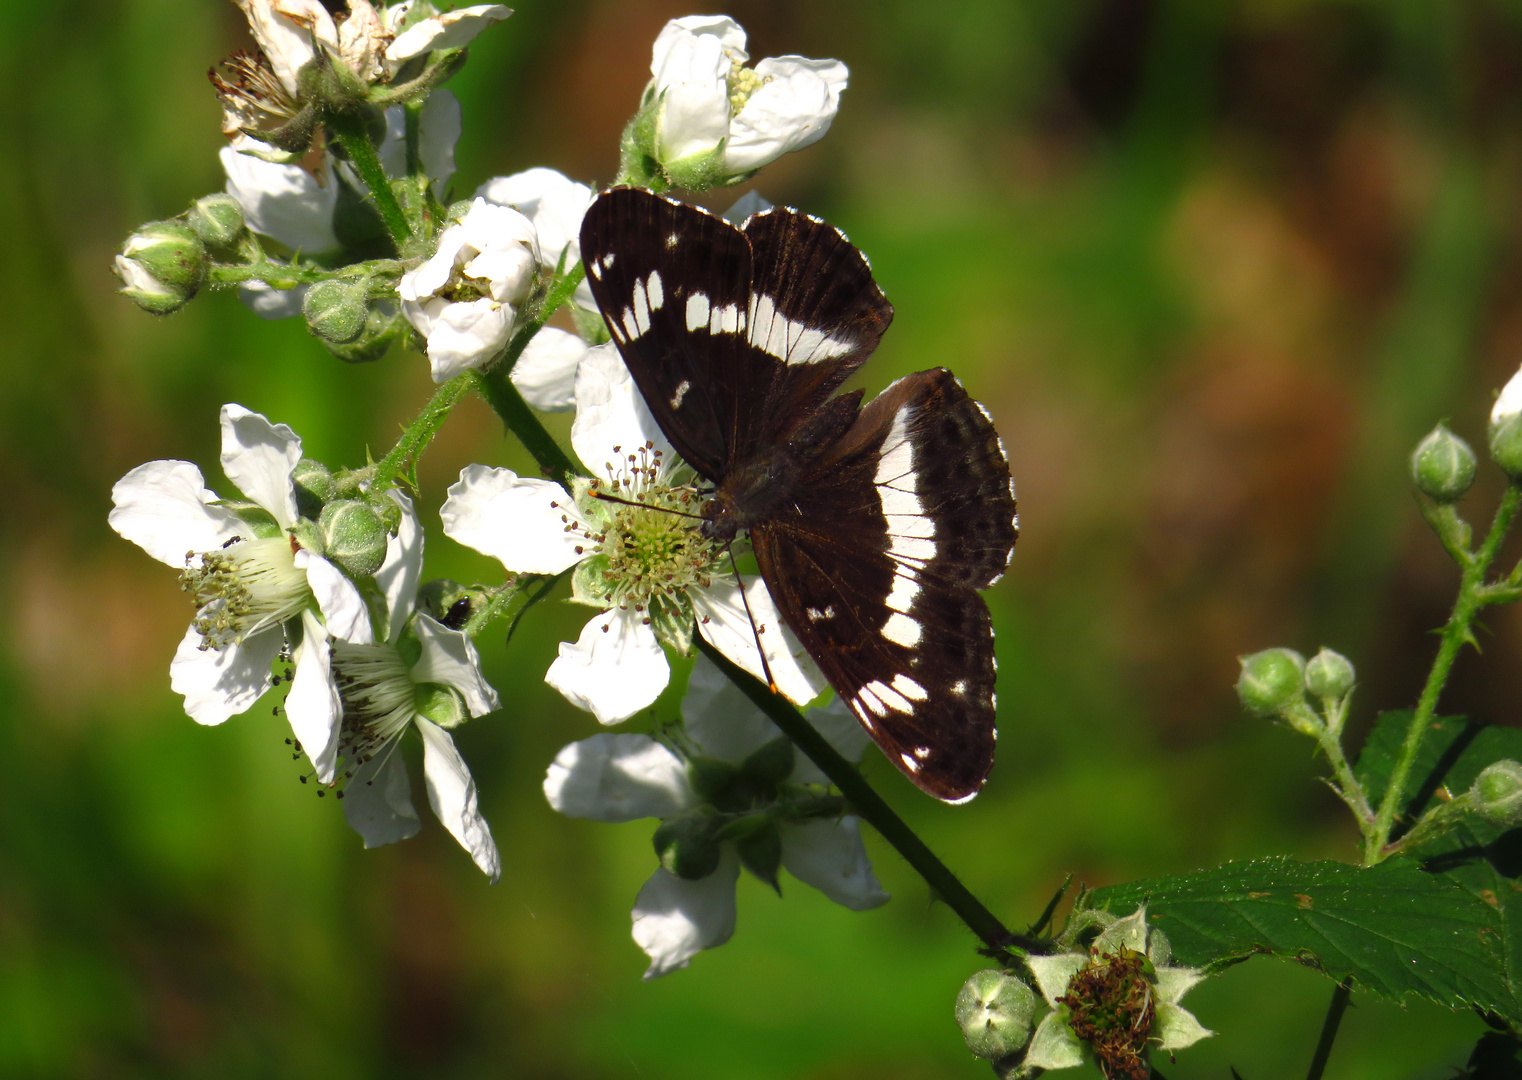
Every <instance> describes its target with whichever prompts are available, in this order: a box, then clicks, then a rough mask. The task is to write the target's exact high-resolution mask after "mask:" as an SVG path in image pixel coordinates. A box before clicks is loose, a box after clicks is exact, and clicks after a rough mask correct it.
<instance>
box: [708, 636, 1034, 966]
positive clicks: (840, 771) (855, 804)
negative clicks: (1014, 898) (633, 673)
mask: <svg viewBox="0 0 1522 1080" xmlns="http://www.w3.org/2000/svg"><path fill="white" fill-rule="evenodd" d="M693 643H694V644H696V645H697V647H698V648H699V649H701V650H702V651H703V654H704V655H705V656H707V657H708V658H709V659H710V660H712V661H713V662H714V664H715V665H717V666H718V668H719V670H720V671H722V672H724V674H725V675H727V676H728V677H729V678H730V680H731V681H732V682H734V684H735V685H736V686H738V687H739V688H740V689H741V690H743V691H745V696H746V697H748V698H750V700H751V701H753V702H754V703H755V704H756V706H757V708H759V709H760V710H761V711H762V712H764V713H766V715H767V716H768V717H770V718H771V720H772V722H773V723H775V724H776V725H777V726H778V727H779V728H781V729H782V731H783V733H784V734H785V735H787V737H788V738H789V739H791V740H792V742H793V745H794V746H796V747H798V749H799V750H802V751H803V753H804V756H805V757H807V758H808V759H809V760H810V761H812V762H813V763H814V764H815V765H818V766H819V769H820V771H821V772H823V773H824V774H825V775H826V776H828V777H829V778H830V782H831V783H832V784H834V785H835V786H836V787H837V788H839V789H840V793H841V794H842V795H844V796H845V798H846V801H847V802H849V803H850V804H851V809H852V810H853V811H854V812H855V813H856V814H858V815H859V816H860V817H861V818H862V819H863V820H864V821H866V822H867V823H868V824H869V825H871V826H872V827H873V828H874V829H876V830H877V831H878V833H880V834H881V835H882V838H883V839H884V840H886V841H888V843H889V844H891V845H893V849H894V850H895V851H897V852H898V853H899V854H900V855H902V856H903V857H904V860H905V861H906V862H907V863H908V864H909V865H910V866H912V867H914V869H915V870H916V871H917V872H918V873H919V875H920V877H922V878H924V879H925V882H926V884H928V885H929V886H930V887H931V889H933V890H934V891H935V893H936V895H937V896H938V897H939V898H940V899H941V900H942V901H944V902H945V904H946V906H947V907H949V908H951V910H952V911H954V912H955V913H956V915H957V917H958V918H960V919H961V920H962V921H963V922H964V923H966V924H967V928H968V929H969V930H971V931H972V932H973V933H974V934H976V935H977V936H978V938H979V940H981V941H982V942H983V944H984V946H985V947H986V948H987V949H988V950H989V951H990V952H991V953H993V954H995V955H998V956H1003V955H1005V954H1006V953H1007V952H1008V950H1009V949H1010V948H1011V947H1014V948H1019V949H1024V950H1026V951H1027V952H1040V951H1044V950H1045V948H1046V945H1045V943H1044V942H1042V941H1041V940H1039V939H1037V938H1032V937H1026V936H1024V935H1021V934H1014V933H1011V932H1010V931H1009V930H1008V929H1007V928H1006V927H1005V926H1004V924H1003V923H1001V922H1000V921H999V920H998V919H997V918H996V917H995V916H994V914H993V913H992V912H991V911H989V910H988V908H986V907H984V906H983V903H982V901H980V900H979V899H978V898H977V897H976V896H974V895H973V894H972V893H971V892H970V891H969V890H968V888H967V886H965V885H963V884H962V883H961V881H959V880H958V879H957V876H956V875H955V874H953V873H952V872H951V871H950V870H949V869H947V867H946V864H945V863H943V862H941V860H940V859H938V858H936V856H935V853H934V852H932V851H931V850H930V849H929V848H928V847H926V846H925V842H924V841H923V840H921V839H920V838H919V836H917V835H916V834H915V832H914V830H913V829H911V828H910V827H909V826H908V825H907V824H906V823H905V822H904V819H903V818H901V817H899V816H898V815H897V814H896V813H894V812H893V808H892V807H890V806H889V805H888V804H887V803H886V802H885V801H883V797H882V796H881V795H879V794H878V793H877V792H876V791H875V790H873V788H872V785H871V784H869V783H867V781H866V778H865V777H863V776H862V775H861V773H860V772H858V771H857V769H856V767H855V766H854V765H852V764H851V763H850V762H849V761H847V760H846V759H845V758H843V757H841V756H840V754H839V753H838V752H836V750H835V748H834V747H833V746H831V745H830V744H829V742H827V741H826V740H825V737H824V736H823V735H821V734H819V732H818V731H817V730H816V729H815V728H814V725H813V724H810V723H809V722H808V721H807V720H805V719H804V718H803V714H802V713H800V712H799V711H798V710H797V709H795V708H794V707H793V706H792V705H791V704H790V703H789V702H788V701H787V699H785V698H783V697H782V696H781V695H778V694H773V693H772V692H771V691H770V690H769V689H767V687H766V685H765V684H764V683H762V682H760V681H759V680H758V679H756V678H754V677H753V676H751V675H750V674H749V673H747V672H745V671H743V670H741V669H740V668H739V667H737V666H736V665H735V664H734V663H732V662H731V661H730V660H729V658H728V657H726V656H725V655H724V654H723V653H721V652H720V651H719V650H718V649H716V648H714V647H713V646H712V645H710V644H709V643H708V642H707V641H706V640H704V639H703V637H702V636H701V635H697V636H695V637H694V638H693Z"/></svg>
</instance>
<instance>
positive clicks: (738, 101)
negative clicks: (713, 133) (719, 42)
mask: <svg viewBox="0 0 1522 1080" xmlns="http://www.w3.org/2000/svg"><path fill="white" fill-rule="evenodd" d="M771 81H772V79H771V76H770V75H757V74H756V73H755V71H754V70H752V69H751V68H748V67H746V66H745V63H744V61H742V60H740V59H739V58H738V57H736V56H735V55H734V54H733V53H731V54H730V57H729V118H730V119H731V120H733V119H734V118H735V117H736V116H738V115H739V113H740V110H741V109H743V108H745V103H746V102H747V101H749V100H750V96H751V95H752V94H754V93H755V92H756V91H757V90H759V89H761V88H762V87H763V86H765V85H766V84H767V83H769V82H771Z"/></svg>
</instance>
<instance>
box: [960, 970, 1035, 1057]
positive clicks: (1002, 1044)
mask: <svg viewBox="0 0 1522 1080" xmlns="http://www.w3.org/2000/svg"><path fill="white" fill-rule="evenodd" d="M1037 1004H1038V1001H1037V998H1036V994H1035V992H1034V991H1033V990H1031V988H1030V987H1029V986H1026V985H1025V983H1023V982H1021V981H1020V980H1019V979H1017V978H1015V977H1014V976H1013V975H1008V974H1006V973H1005V972H1002V971H997V970H994V969H993V968H989V969H988V970H986V971H980V972H978V973H977V974H976V975H974V976H973V977H972V978H970V979H968V980H967V982H966V984H965V985H963V987H962V990H961V993H959V994H957V1006H956V1010H957V1023H958V1024H959V1025H961V1028H962V1037H963V1038H964V1039H966V1040H967V1049H969V1050H971V1051H972V1052H973V1053H974V1054H976V1055H977V1056H978V1057H980V1058H1001V1057H1005V1056H1007V1055H1009V1054H1013V1053H1014V1052H1015V1051H1017V1050H1019V1049H1020V1048H1021V1047H1023V1046H1024V1045H1025V1044H1026V1041H1027V1040H1029V1039H1030V1036H1031V1021H1032V1020H1033V1019H1034V1018H1035V1015H1036V1006H1037Z"/></svg>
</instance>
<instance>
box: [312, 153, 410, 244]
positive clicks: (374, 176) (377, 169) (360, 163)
mask: <svg viewBox="0 0 1522 1080" xmlns="http://www.w3.org/2000/svg"><path fill="white" fill-rule="evenodd" d="M330 126H331V127H332V128H333V131H334V132H335V133H336V134H337V135H338V145H340V146H342V147H343V148H344V153H346V154H348V155H349V161H350V163H351V164H352V165H353V166H354V171H355V172H357V173H359V178H360V179H361V180H363V181H364V182H365V187H367V188H369V189H370V197H371V198H373V199H374V200H375V209H376V211H377V212H378V213H379V214H380V219H381V221H382V222H383V223H384V224H385V226H386V231H387V232H388V233H390V234H391V240H392V242H393V243H394V244H396V247H397V250H398V251H400V250H401V248H402V245H403V244H405V243H406V242H407V241H408V240H409V239H410V238H411V237H412V228H411V227H410V226H409V225H408V224H407V216H406V215H405V214H403V213H402V207H401V204H400V203H398V202H397V201H396V195H395V194H394V193H393V192H392V191H391V183H390V181H389V180H387V179H386V170H385V169H384V168H383V167H382V166H381V162H380V156H379V155H378V154H376V152H375V146H374V145H373V144H372V143H371V142H370V136H369V135H368V134H366V133H365V131H364V129H363V128H360V127H357V126H356V127H350V125H348V124H331V125H330Z"/></svg>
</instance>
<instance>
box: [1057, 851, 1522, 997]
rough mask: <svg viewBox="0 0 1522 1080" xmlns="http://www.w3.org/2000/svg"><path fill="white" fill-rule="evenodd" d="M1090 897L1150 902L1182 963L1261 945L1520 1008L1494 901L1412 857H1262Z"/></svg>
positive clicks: (1346, 971)
mask: <svg viewBox="0 0 1522 1080" xmlns="http://www.w3.org/2000/svg"><path fill="white" fill-rule="evenodd" d="M1086 901H1087V903H1088V904H1090V905H1092V906H1094V907H1106V908H1108V909H1109V910H1110V911H1112V912H1116V913H1122V912H1125V911H1128V910H1129V909H1131V908H1132V907H1134V906H1135V905H1137V904H1141V903H1145V904H1146V905H1147V917H1148V919H1149V921H1150V922H1151V923H1152V924H1153V925H1154V926H1155V927H1157V928H1158V929H1160V930H1162V931H1163V932H1164V933H1166V934H1167V935H1168V939H1169V941H1170V942H1171V943H1172V945H1173V952H1174V956H1175V958H1176V959H1177V961H1178V962H1179V963H1182V964H1186V965H1189V966H1193V967H1206V968H1213V969H1217V970H1219V969H1220V968H1223V967H1226V966H1229V965H1230V964H1233V963H1236V962H1238V961H1241V960H1245V959H1247V958H1248V957H1250V956H1253V955H1254V954H1257V953H1267V954H1271V955H1274V956H1281V957H1285V958H1288V959H1293V960H1298V961H1299V962H1301V963H1304V964H1308V965H1310V966H1312V967H1316V968H1318V969H1320V970H1321V971H1324V972H1325V973H1326V974H1327V975H1329V976H1330V977H1331V978H1333V979H1335V980H1338V981H1341V980H1342V979H1344V978H1347V977H1348V976H1352V977H1353V978H1354V979H1355V980H1356V981H1357V983H1358V984H1359V985H1360V986H1362V987H1363V988H1364V989H1367V990H1372V991H1374V992H1376V993H1378V994H1381V995H1383V996H1385V997H1388V998H1391V999H1394V1000H1397V1001H1400V1000H1404V999H1406V998H1409V997H1412V996H1420V997H1424V998H1427V999H1429V1000H1432V1001H1435V1002H1437V1003H1439V1004H1441V1005H1447V1006H1448V1007H1450V1008H1463V1007H1466V1006H1475V1007H1478V1008H1481V1009H1484V1010H1488V1011H1493V1012H1497V1013H1501V1014H1504V1015H1508V1016H1512V1017H1515V1016H1517V1015H1518V1014H1517V1012H1516V1011H1515V1010H1516V998H1515V997H1514V996H1513V993H1512V989H1511V986H1510V984H1509V982H1508V980H1507V979H1506V978H1505V977H1504V976H1503V974H1502V971H1501V953H1502V946H1503V941H1502V938H1503V932H1504V928H1503V926H1502V924H1501V919H1500V918H1499V917H1498V914H1497V912H1496V909H1495V908H1492V907H1490V906H1489V905H1487V904H1484V903H1477V902H1476V899H1475V896H1474V895H1473V894H1472V893H1471V892H1470V891H1468V890H1466V889H1464V888H1462V887H1461V886H1460V885H1459V884H1458V883H1457V882H1455V881H1453V880H1451V879H1450V878H1448V877H1446V876H1444V875H1442V874H1434V873H1428V872H1427V871H1425V870H1423V869H1422V868H1421V867H1420V866H1418V865H1417V864H1415V863H1413V862H1410V861H1408V860H1405V859H1390V860H1388V861H1386V862H1383V863H1380V864H1379V865H1377V866H1372V867H1367V868H1361V867H1356V866H1349V865H1346V864H1344V863H1335V862H1315V863H1303V862H1296V861H1295V860H1293V859H1287V858H1271V859H1260V860H1257V861H1255V862H1250V863H1228V864H1227V865H1225V866H1219V867H1215V868H1214V869H1210V870H1204V871H1201V872H1199V873H1194V874H1182V875H1178V876H1175V877H1166V878H1153V879H1150V880H1144V881H1135V882H1131V883H1129V884H1126V885H1118V886H1113V887H1110V888H1105V889H1098V890H1095V891H1094V892H1092V893H1090V894H1088V896H1087V898H1086Z"/></svg>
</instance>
